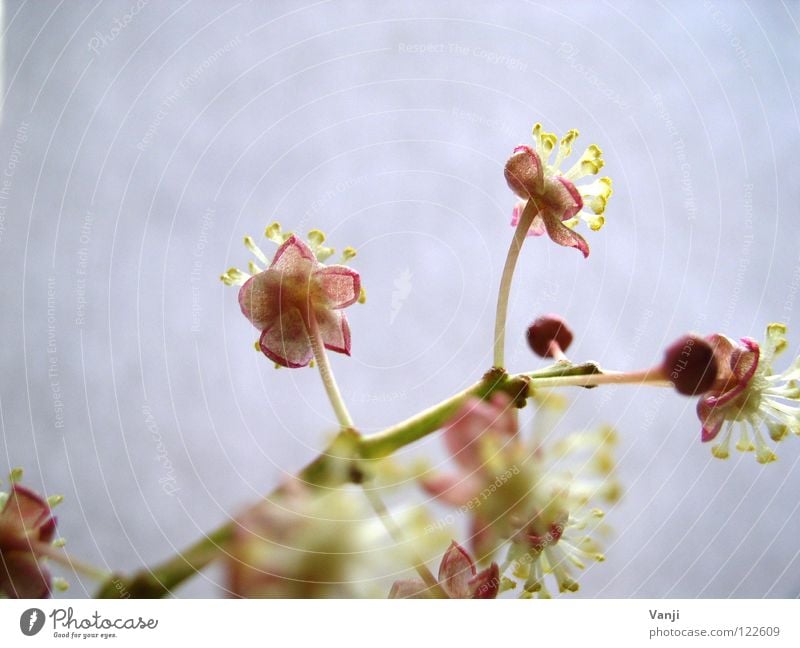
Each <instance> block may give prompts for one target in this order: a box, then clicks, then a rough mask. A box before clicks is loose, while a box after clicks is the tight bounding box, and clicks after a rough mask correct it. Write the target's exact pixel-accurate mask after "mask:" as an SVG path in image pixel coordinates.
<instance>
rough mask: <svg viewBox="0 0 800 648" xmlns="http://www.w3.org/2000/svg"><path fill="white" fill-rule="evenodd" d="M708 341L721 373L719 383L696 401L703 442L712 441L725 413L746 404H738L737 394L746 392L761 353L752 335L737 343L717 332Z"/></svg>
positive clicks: (728, 413) (717, 432) (718, 378)
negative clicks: (701, 425)
mask: <svg viewBox="0 0 800 648" xmlns="http://www.w3.org/2000/svg"><path fill="white" fill-rule="evenodd" d="M708 341H709V342H710V343H711V345H712V346H713V348H714V358H715V359H716V361H717V366H718V371H719V375H718V376H717V381H716V385H715V386H714V387H713V388H712V389H711V390H710V391H709V392H707V393H706V394H704V395H703V396H702V398H700V400H699V401H698V403H697V415H698V417H699V418H700V422H701V423H702V424H703V430H702V434H701V439H702V441H703V442H707V441H711V440H713V439H714V438H715V437H716V436H717V435H718V434H719V432H720V430H721V429H722V424H723V423H724V422H725V418H726V414H727V415H730V413H731V412H733V411H735V410H736V409H738V408H739V407H741V405H742V404H743V403H741V402H739V403H737V397H739V396H741V395H742V394H743V393H744V392H745V391H746V389H747V387H748V385H749V384H750V381H751V380H752V379H753V376H754V375H755V373H756V368H757V367H758V357H759V354H760V349H759V346H758V342H756V341H755V340H753V339H751V338H742V344H737V343H736V342H734V341H733V340H731V339H730V338H729V337H727V336H725V335H719V334H714V335H710V336H709V337H708ZM738 400H741V399H738Z"/></svg>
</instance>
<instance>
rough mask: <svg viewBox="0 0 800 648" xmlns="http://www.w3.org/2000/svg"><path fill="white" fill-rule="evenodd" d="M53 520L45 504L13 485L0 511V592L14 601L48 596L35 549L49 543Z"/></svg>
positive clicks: (46, 573) (46, 574)
mask: <svg viewBox="0 0 800 648" xmlns="http://www.w3.org/2000/svg"><path fill="white" fill-rule="evenodd" d="M55 529H56V520H55V518H54V517H53V515H52V511H51V509H50V506H49V505H48V503H47V501H45V500H44V499H43V498H42V497H40V496H39V495H37V494H36V493H34V492H33V491H30V490H28V489H27V488H25V487H23V486H19V485H18V484H14V485H13V486H12V489H11V492H10V493H9V497H8V499H7V500H6V503H5V505H4V506H3V509H2V510H1V511H0V558H1V559H0V592H3V593H5V594H6V595H7V596H9V597H15V598H43V597H46V596H48V595H49V594H50V573H49V571H48V570H47V569H46V568H45V567H44V566H43V565H42V564H41V562H40V560H39V556H38V553H37V549H38V548H37V545H43V544H47V543H49V542H51V541H52V540H53V536H54V535H55Z"/></svg>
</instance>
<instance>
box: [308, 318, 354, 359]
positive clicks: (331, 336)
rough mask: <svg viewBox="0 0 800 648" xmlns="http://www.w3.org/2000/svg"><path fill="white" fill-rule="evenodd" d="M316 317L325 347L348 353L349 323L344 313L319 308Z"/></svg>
mask: <svg viewBox="0 0 800 648" xmlns="http://www.w3.org/2000/svg"><path fill="white" fill-rule="evenodd" d="M316 318H317V324H318V325H319V332H320V335H322V342H323V344H324V345H325V348H326V349H328V350H329V351H336V353H344V354H345V355H350V325H349V324H348V323H347V317H345V315H344V313H341V312H339V311H331V310H320V311H317V313H316Z"/></svg>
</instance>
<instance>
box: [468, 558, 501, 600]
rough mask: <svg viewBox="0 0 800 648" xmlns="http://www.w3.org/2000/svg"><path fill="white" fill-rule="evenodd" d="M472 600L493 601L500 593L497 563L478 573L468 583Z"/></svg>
mask: <svg viewBox="0 0 800 648" xmlns="http://www.w3.org/2000/svg"><path fill="white" fill-rule="evenodd" d="M469 588H470V590H471V591H472V598H474V599H494V598H497V595H498V594H499V593H500V568H499V567H498V566H497V563H492V564H491V565H490V566H489V567H487V568H486V569H484V570H483V571H481V572H478V573H477V574H476V575H475V576H474V577H473V578H472V580H470V582H469Z"/></svg>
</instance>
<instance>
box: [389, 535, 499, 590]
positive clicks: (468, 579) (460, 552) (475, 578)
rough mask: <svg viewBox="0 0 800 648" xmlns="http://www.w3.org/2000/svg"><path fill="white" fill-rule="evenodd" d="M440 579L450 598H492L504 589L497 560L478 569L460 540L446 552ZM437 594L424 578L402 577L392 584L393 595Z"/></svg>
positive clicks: (441, 586) (439, 581)
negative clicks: (409, 578) (501, 587)
mask: <svg viewBox="0 0 800 648" xmlns="http://www.w3.org/2000/svg"><path fill="white" fill-rule="evenodd" d="M437 580H438V583H439V587H440V588H441V589H442V592H443V593H444V594H445V595H447V596H448V597H449V598H459V599H491V598H497V593H498V592H499V590H500V573H499V570H498V568H497V563H492V564H491V565H490V566H489V567H488V568H486V569H484V570H483V571H481V572H478V570H477V569H476V568H475V563H474V562H473V560H472V558H470V557H469V554H468V553H467V552H466V550H465V549H464V548H463V547H462V546H461V545H459V544H458V543H457V542H453V543H451V544H450V547H449V548H448V549H447V551H446V552H445V554H444V557H443V558H442V562H441V564H440V565H439V576H438V579H437ZM436 594H437V593H436V592H435V591H432V588H431V587H429V586H428V585H427V584H426V583H425V582H423V581H422V580H400V581H396V582H395V583H394V585H392V589H391V591H390V592H389V598H435V597H436Z"/></svg>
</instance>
